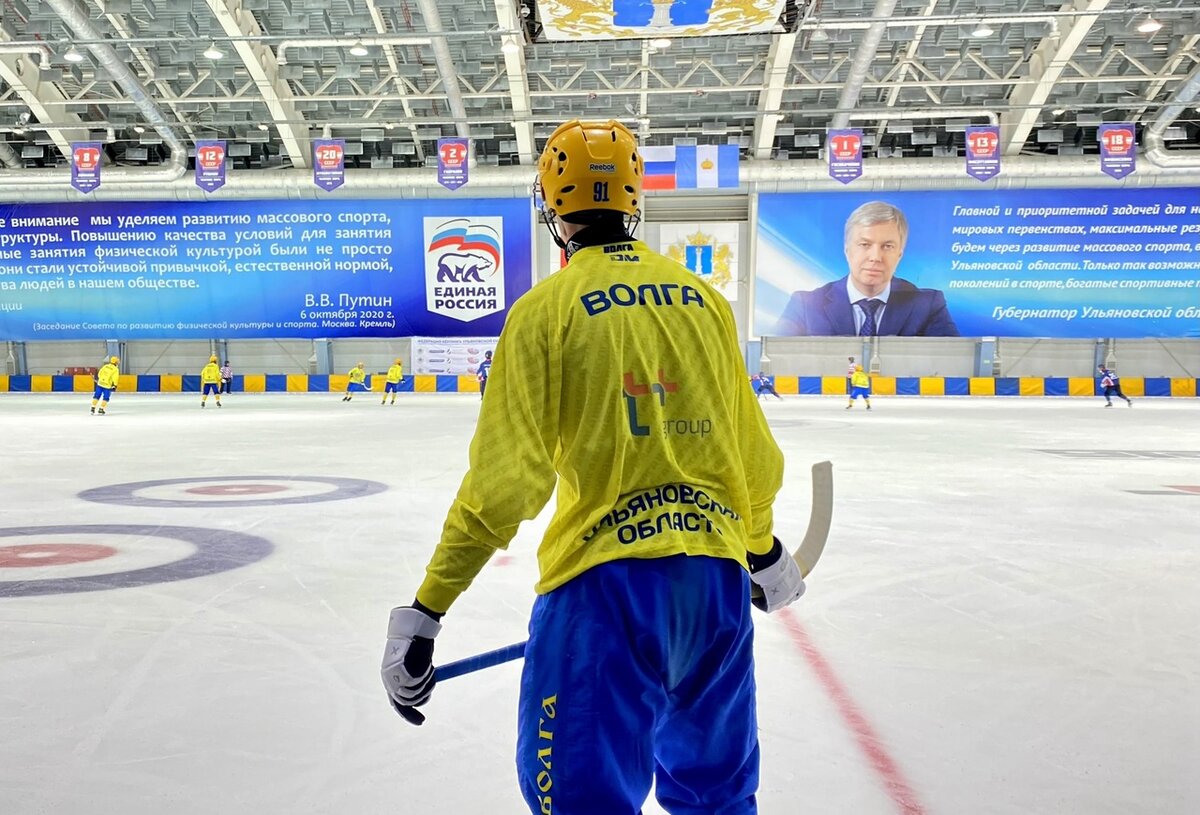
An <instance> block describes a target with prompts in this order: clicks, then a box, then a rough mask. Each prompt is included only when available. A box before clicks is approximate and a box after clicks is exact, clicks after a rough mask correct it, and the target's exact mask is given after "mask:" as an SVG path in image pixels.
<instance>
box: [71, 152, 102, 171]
mask: <svg viewBox="0 0 1200 815" xmlns="http://www.w3.org/2000/svg"><path fill="white" fill-rule="evenodd" d="M75 166H76V167H78V168H79V169H80V170H94V169H96V168H97V167H98V166H100V151H99V150H97V149H96V148H95V147H76V148H75Z"/></svg>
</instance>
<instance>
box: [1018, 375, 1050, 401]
mask: <svg viewBox="0 0 1200 815" xmlns="http://www.w3.org/2000/svg"><path fill="white" fill-rule="evenodd" d="M1020 388H1021V389H1020V391H1019V392H1020V394H1021V395H1022V396H1045V395H1046V380H1044V379H1042V378H1041V377H1040V376H1023V377H1021V385H1020Z"/></svg>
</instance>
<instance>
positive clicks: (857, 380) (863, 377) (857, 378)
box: [850, 371, 871, 388]
mask: <svg viewBox="0 0 1200 815" xmlns="http://www.w3.org/2000/svg"><path fill="white" fill-rule="evenodd" d="M850 385H851V387H855V388H869V387H871V377H870V375H868V374H867V372H866V371H855V372H854V373H853V374H852V375H851V377H850Z"/></svg>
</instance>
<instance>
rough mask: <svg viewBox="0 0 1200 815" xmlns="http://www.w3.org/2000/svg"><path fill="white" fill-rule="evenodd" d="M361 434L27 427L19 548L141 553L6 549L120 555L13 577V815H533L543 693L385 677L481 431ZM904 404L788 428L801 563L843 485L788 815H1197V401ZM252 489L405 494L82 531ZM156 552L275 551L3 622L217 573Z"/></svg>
mask: <svg viewBox="0 0 1200 815" xmlns="http://www.w3.org/2000/svg"><path fill="white" fill-rule="evenodd" d="M339 399H340V396H339V395H337V394H331V395H317V394H294V395H284V394H279V395H241V394H235V395H233V396H227V397H225V400H224V401H225V407H224V408H222V409H221V410H217V409H215V407H214V406H213V405H212V404H211V400H210V405H209V407H208V408H206V409H204V410H203V411H201V409H200V407H199V404H198V402H199V399H198V398H195V397H193V396H192V395H180V396H170V395H159V394H145V395H137V394H125V393H118V394H117V395H116V397H115V398H114V400H113V403H112V406H111V407H112V411H111V413H110V415H108V416H105V417H93V416H90V415H88V411H87V407H88V398H87V395H86V394H76V395H73V396H68V395H43V394H30V395H8V396H3V397H0V450H2V451H3V462H4V472H3V476H0V535H2V534H3V531H4V530H6V529H7V530H11V529H12V528H16V527H28V526H56V527H58V526H70V525H76V524H105V525H125V526H131V527H134V528H135V531H133V532H129V531H126V532H124V533H122V532H120V531H118V532H116V533H114V534H102V535H96V534H80V535H74V534H73V533H72V532H71V531H70V530H61V529H60V530H58V532H57V534H56V535H46V536H42V537H21V538H16V537H12V536H11V535H10V536H8V537H0V553H3V552H4V551H5V547H10V549H9V552H10V556H9V562H11V551H12V550H11V547H14V546H24V545H28V544H32V543H35V542H44V543H58V544H62V543H67V544H71V543H74V544H89V545H108V546H111V547H113V548H114V549H116V550H118V555H114V556H113V557H114V559H112V560H103V559H101V560H99V561H91V562H88V563H80V564H64V565H61V566H42V567H37V568H36V569H35V568H28V567H21V568H18V567H15V566H11V565H10V566H7V567H5V566H0V734H3V737H2V738H0V813H4V815H34V813H38V814H39V815H40V813H55V814H57V813H71V814H72V815H74V814H75V813H82V814H84V815H141V814H142V813H145V814H146V815H151V814H153V815H218V814H219V815H251V814H253V815H274V814H275V813H279V814H280V815H301V813H364V814H365V813H389V814H391V813H412V815H417V813H497V815H519V814H520V813H523V812H525V809H524V806H523V804H522V802H521V800H520V796H519V794H518V792H517V790H516V783H515V771H514V768H513V755H512V754H513V744H514V740H515V721H514V720H515V714H514V707H515V700H516V695H517V679H518V676H519V663H513V664H509V665H506V666H502V667H499V668H494V669H490V670H488V671H486V672H483V673H478V674H473V675H470V676H467V677H463V678H460V679H456V680H453V681H451V682H447V683H445V684H444V685H442V686H440V687H439V688H438V690H437V691H436V692H435V694H434V697H433V701H432V702H431V704H430V705H429V706H428V707H427V708H426V711H427V713H428V716H429V722H428V723H427V724H426V725H425V726H424V727H423V728H420V729H416V728H413V727H410V726H408V725H406V724H405V723H404V722H402V721H401V720H400V719H399V718H398V717H396V716H395V715H394V714H393V713H392V712H391V710H390V709H389V707H388V705H387V702H386V700H385V698H384V694H383V691H382V688H381V685H380V682H379V678H378V673H377V671H378V663H379V656H380V653H381V649H382V645H383V636H384V629H385V626H386V619H387V613H388V609H389V608H391V606H393V605H396V604H403V603H407V602H408V601H409V600H410V599H411V598H412V594H413V591H414V589H415V588H416V586H417V584H418V582H419V580H420V578H421V575H422V573H423V569H424V566H425V563H426V562H427V560H428V557H429V554H430V552H431V551H432V547H433V545H434V543H435V541H436V540H437V537H438V534H439V531H440V528H441V523H442V520H443V517H444V514H445V511H446V509H447V507H448V505H449V503H450V500H451V498H452V497H453V495H454V492H455V490H456V488H457V485H458V480H459V478H460V477H461V475H462V472H463V470H464V468H465V466H466V450H467V444H468V442H469V439H470V435H471V432H472V429H473V425H474V421H475V417H476V414H477V410H478V399H477V398H476V397H473V396H468V395H450V394H437V395H432V394H431V395H410V394H405V395H403V396H402V398H401V400H400V402H399V403H398V404H397V405H396V406H395V407H392V406H386V407H381V406H380V405H379V404H378V402H377V401H375V399H374V398H372V397H371V396H369V395H367V396H360V397H358V398H356V399H355V401H354V402H352V403H350V404H348V405H347V404H343V403H341V402H340V401H339ZM873 401H874V405H875V409H874V410H873V411H871V413H869V414H868V413H866V412H864V411H863V410H862V408H861V405H859V406H858V407H856V408H855V409H854V410H853V411H845V410H843V406H844V402H843V401H842V400H841V399H838V398H821V397H807V398H800V397H792V398H788V399H785V400H784V401H783V402H776V401H774V400H772V401H771V402H770V403H764V409H765V410H766V411H767V413H768V415H769V418H770V420H771V423H772V426H773V427H774V429H775V431H776V434H777V437H778V439H779V441H780V444H781V446H782V447H783V448H784V451H785V453H786V454H787V460H788V477H787V481H786V484H785V486H784V489H783V492H782V494H781V496H780V504H779V511H778V519H779V528H778V530H777V531H778V533H779V535H780V537H781V538H783V539H784V540H785V541H786V542H790V543H792V545H795V544H796V543H798V542H799V540H800V538H801V536H802V534H803V529H804V525H805V523H806V520H807V515H808V490H809V481H808V466H809V464H811V463H812V462H815V461H818V460H821V459H825V458H828V459H831V460H832V461H833V462H834V480H835V492H836V499H835V512H834V520H833V531H832V533H831V537H830V540H829V544H828V547H827V548H826V551H825V556H824V558H823V559H822V561H821V563H820V564H819V566H818V567H817V569H816V571H815V572H814V573H813V575H812V576H811V578H810V581H809V592H808V595H807V596H806V597H805V598H804V599H803V600H802V601H801V602H800V603H799V604H797V606H795V607H794V614H792V616H791V617H790V618H786V617H780V618H763V617H759V618H758V619H759V623H758V633H757V661H758V679H759V685H760V696H759V709H760V719H761V726H762V746H763V780H762V788H761V794H760V798H759V800H760V810H761V812H763V813H764V815H795V814H796V813H854V815H874V814H875V813H880V814H881V815H882V814H884V813H888V814H889V815H890V813H897V812H905V811H907V812H925V813H930V814H931V815H932V813H950V814H953V815H975V814H976V813H1005V814H1007V813H1012V815H1017V813H1020V814H1021V815H1027V813H1055V814H1058V813H1064V814H1066V813H1070V814H1074V813H1079V814H1080V815H1099V814H1100V813H1114V814H1115V813H1121V815H1126V814H1127V813H1154V814H1155V815H1159V814H1160V813H1179V814H1180V815H1183V813H1195V812H1200V780H1198V774H1197V771H1196V770H1197V767H1200V735H1198V734H1200V578H1198V575H1200V487H1198V486H1197V485H1200V402H1197V401H1196V400H1154V399H1139V400H1135V401H1136V405H1135V407H1134V408H1133V409H1132V410H1131V409H1127V408H1125V407H1124V406H1120V407H1114V408H1112V409H1111V410H1106V409H1104V408H1103V407H1102V405H1103V402H1102V400H1099V399H1028V398H1022V399H1017V398H1013V399H966V398H962V399H933V398H921V399H901V398H885V397H879V398H876V399H875V400H873ZM1047 451H1059V452H1058V454H1055V453H1054V452H1047ZM1063 451H1110V453H1111V451H1135V452H1134V454H1132V455H1124V456H1119V457H1118V456H1115V454H1113V455H1110V456H1109V457H1094V456H1095V453H1090V454H1086V453H1078V452H1076V453H1071V454H1064V453H1063ZM1187 452H1190V454H1191V455H1190V456H1186V455H1184V454H1185V453H1187ZM1148 453H1154V454H1155V455H1148ZM227 476H277V477H287V476H315V477H331V476H335V477H342V478H354V479H366V480H369V481H374V482H381V483H382V484H385V485H386V486H387V489H386V491H382V492H378V493H376V494H373V495H369V496H366V497H359V498H354V499H351V500H342V501H325V502H321V503H302V504H294V505H285V506H250V505H247V506H242V507H212V506H206V505H204V504H203V503H201V502H202V501H204V500H205V497H204V496H203V495H196V494H192V493H184V492H183V490H184V487H170V486H167V487H157V488H154V490H155V491H154V492H150V491H147V492H146V493H144V497H154V498H158V499H163V498H170V497H172V495H173V494H174V496H175V497H179V498H182V499H186V500H195V501H196V502H197V505H196V506H195V507H194V508H193V507H184V508H173V507H162V506H118V505H112V504H101V503H92V502H88V501H84V500H81V499H80V498H78V497H77V495H78V493H80V492H81V491H83V490H85V489H90V488H94V487H100V486H104V485H113V484H119V483H125V482H135V481H149V480H158V479H175V478H185V477H187V478H196V479H205V478H209V479H212V478H220V477H227ZM252 483H261V482H260V481H257V480H255V481H253V482H252ZM296 486H297V488H298V490H299V492H298V493H297V494H304V495H310V496H311V495H313V494H318V493H319V492H320V491H321V490H325V489H326V488H325V487H323V486H321V485H317V486H316V487H314V486H312V485H311V484H308V485H301V484H297V485H296ZM1188 486H1191V487H1192V489H1193V490H1194V491H1192V492H1188V491H1186V490H1180V489H1173V487H1174V488H1178V487H1188ZM314 490H316V491H317V493H314ZM1137 491H1145V492H1144V493H1139V492H1137ZM287 494H288V493H287V492H279V493H270V494H262V495H246V496H242V499H244V500H254V499H260V500H261V499H268V498H273V497H279V496H282V495H287ZM209 500H211V498H210V499H209ZM225 500H241V499H238V498H237V497H226V498H225ZM545 520H546V517H545V515H543V517H542V518H539V519H538V520H537V521H534V522H532V523H530V524H528V525H527V526H526V527H524V528H522V530H521V532H520V534H519V535H518V537H517V539H516V540H515V541H514V542H513V545H512V547H511V548H510V550H509V552H508V553H506V554H504V555H502V556H501V557H498V558H497V559H495V560H494V561H493V562H492V564H490V565H489V566H488V568H487V569H486V570H485V571H484V573H483V574H482V575H481V576H480V578H479V580H478V581H477V582H476V584H475V585H474V586H473V587H472V589H471V590H470V591H469V592H468V593H467V594H465V595H464V596H463V597H462V598H461V600H460V601H459V602H458V604H456V606H455V607H454V608H453V609H452V611H451V613H450V615H449V616H448V617H447V619H446V626H445V629H444V631H443V633H442V635H441V636H440V637H439V640H438V651H437V655H438V657H439V660H442V661H448V660H450V659H455V658H458V657H462V656H466V655H469V654H473V653H476V652H479V651H484V650H489V649H491V648H495V647H498V646H500V645H505V644H508V643H510V642H515V641H518V640H521V639H523V638H524V636H525V624H526V617H527V614H528V609H529V606H530V603H531V600H532V597H533V594H532V584H533V581H534V577H535V573H536V561H535V547H536V543H537V540H538V538H539V535H540V533H541V530H542V529H543V528H544V524H545ZM160 525H161V526H185V527H200V528H203V529H208V530H225V531H237V532H241V533H245V534H248V535H254V536H259V537H262V538H265V539H267V540H269V541H270V542H272V543H273V544H274V547H275V549H274V551H273V553H271V554H270V555H268V556H267V557H265V558H264V559H262V560H259V561H257V562H253V563H249V564H247V565H244V566H241V567H240V568H236V569H233V570H229V571H224V572H220V573H216V574H211V575H209V576H202V577H195V578H192V579H188V580H181V581H177V582H163V583H155V584H151V585H145V586H141V587H135V588H116V589H110V590H105V591H93V592H82V593H70V594H49V595H44V596H18V597H13V596H4V595H5V587H6V586H7V587H8V589H9V590H10V591H11V589H12V586H13V585H14V584H13V581H16V580H31V579H38V580H41V579H53V578H55V577H86V576H88V575H95V574H97V573H99V572H103V571H104V570H105V568H108V565H109V564H119V567H120V568H121V569H123V570H130V569H135V568H142V567H148V566H154V565H160V566H161V565H163V564H167V563H170V562H172V561H176V560H178V559H179V558H181V557H184V556H186V555H187V554H188V553H189V552H191V551H192V547H191V546H190V544H187V543H186V542H184V543H181V542H180V541H178V540H164V539H161V538H156V537H154V536H153V535H149V534H146V532H145V530H141V531H136V527H158V526H160ZM118 556H119V558H120V560H117V559H116V558H117V557H118ZM0 562H4V561H3V559H2V558H0ZM804 643H810V644H811V650H810V651H807V652H806V651H805V650H804V649H803V648H802V647H801V645H803V644H804ZM822 665H824V666H826V667H827V672H825V673H823V672H822V670H821V666H822ZM645 812H646V813H647V814H648V815H649V813H659V812H661V810H659V809H658V808H657V807H656V806H655V805H654V804H653V803H651V804H648V805H647V807H646V810H645Z"/></svg>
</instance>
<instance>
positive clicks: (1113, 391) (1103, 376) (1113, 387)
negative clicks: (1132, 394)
mask: <svg viewBox="0 0 1200 815" xmlns="http://www.w3.org/2000/svg"><path fill="white" fill-rule="evenodd" d="M1096 370H1097V371H1099V372H1100V384H1101V385H1103V386H1104V406H1105V407H1112V398H1113V396H1119V397H1121V398H1122V399H1124V400H1125V404H1126V405H1128V406H1129V407H1133V400H1132V399H1130V398H1129V397H1128V396H1126V395H1125V394H1123V393H1121V377H1119V376H1117V374H1116V371H1113V370H1111V369H1109V368H1105V367H1104V366H1103V365H1097V366H1096Z"/></svg>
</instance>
